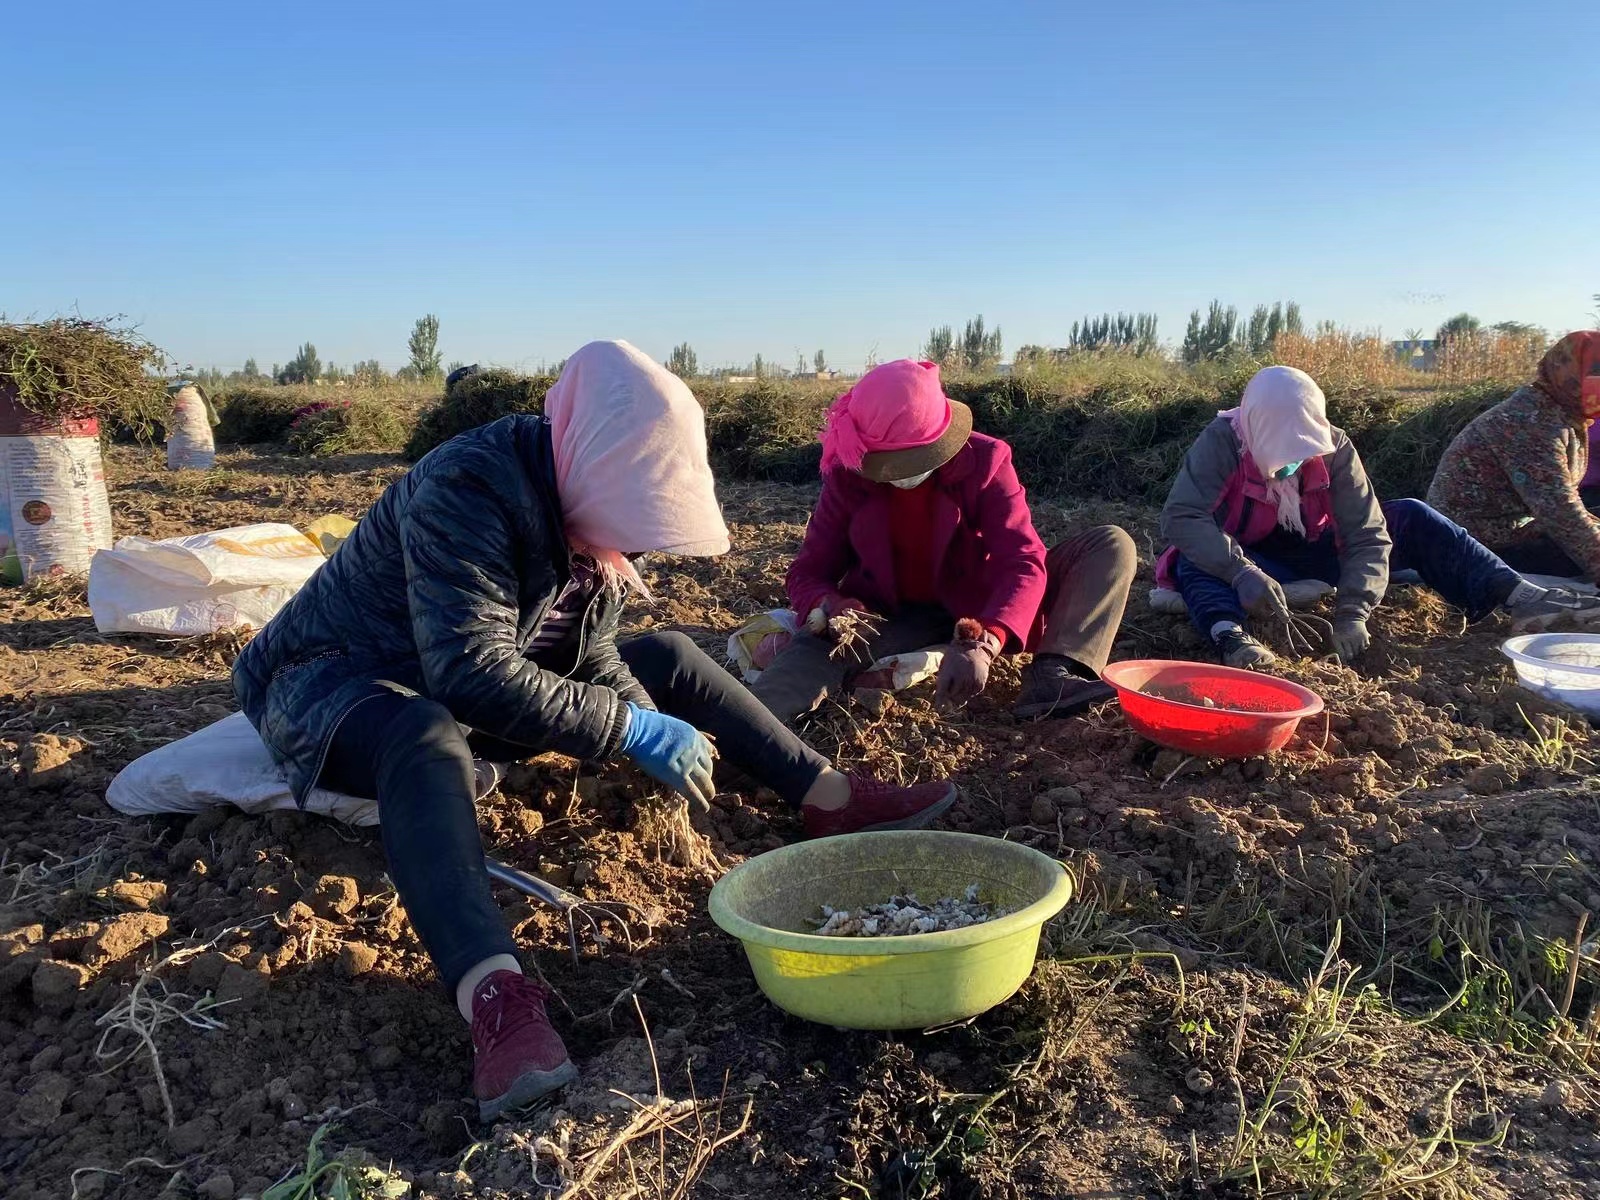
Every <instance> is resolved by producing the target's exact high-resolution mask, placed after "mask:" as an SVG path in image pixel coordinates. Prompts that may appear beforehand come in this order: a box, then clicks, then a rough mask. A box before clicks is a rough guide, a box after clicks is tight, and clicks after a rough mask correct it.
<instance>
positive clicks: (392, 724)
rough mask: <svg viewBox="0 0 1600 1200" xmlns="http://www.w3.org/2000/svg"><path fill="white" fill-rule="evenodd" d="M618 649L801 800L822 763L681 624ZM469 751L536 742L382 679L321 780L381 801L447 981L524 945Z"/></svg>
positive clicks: (725, 747) (423, 930)
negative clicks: (481, 821) (507, 915)
mask: <svg viewBox="0 0 1600 1200" xmlns="http://www.w3.org/2000/svg"><path fill="white" fill-rule="evenodd" d="M619 649H620V651H621V653H622V658H623V660H624V661H625V662H626V663H627V664H628V668H629V670H631V671H632V672H633V675H634V677H635V678H636V679H638V681H639V682H640V683H641V684H642V685H643V686H644V689H645V691H647V692H649V693H650V698H651V699H652V700H653V701H654V702H655V704H656V706H657V707H658V708H660V709H661V711H662V712H666V713H670V714H672V715H673V716H675V717H680V718H682V719H683V720H685V721H688V722H689V723H690V724H691V725H693V726H694V727H695V728H696V729H699V730H702V731H704V732H705V733H708V734H710V735H711V736H712V737H713V738H715V739H716V743H717V750H718V753H719V754H720V755H721V756H722V757H723V758H724V759H726V760H727V761H728V762H730V763H732V764H733V765H734V766H736V767H738V768H739V769H740V770H741V771H743V772H744V773H745V774H747V775H749V776H750V777H751V778H753V779H756V780H759V781H760V782H761V783H763V784H765V785H766V786H767V787H770V788H771V789H772V790H773V791H775V792H777V793H778V794H779V795H780V796H782V797H783V798H784V799H785V800H786V801H788V802H789V803H790V804H792V805H798V804H799V803H800V800H801V798H802V797H804V796H805V794H806V792H807V791H808V790H809V789H810V787H811V785H812V784H813V783H815V782H816V779H817V776H818V775H819V774H821V772H822V771H823V769H824V768H826V767H827V765H828V761H827V760H826V759H825V758H823V757H822V756H821V755H819V754H817V753H816V752H815V751H814V750H812V749H811V748H810V747H809V746H807V745H806V744H805V743H804V742H802V741H801V740H800V739H799V738H797V737H795V735H794V734H793V733H791V732H790V731H789V730H787V729H785V728H784V727H783V725H782V724H781V723H780V722H779V721H778V720H777V718H776V717H774V716H773V715H772V714H771V713H769V712H768V711H767V710H766V708H765V707H763V706H762V704H761V703H760V702H759V701H758V700H756V699H755V697H753V696H752V695H751V694H750V693H749V692H748V691H746V690H745V689H744V687H743V685H741V684H740V683H739V682H738V681H736V680H735V679H734V678H733V676H731V675H729V674H728V673H727V672H726V671H724V670H723V669H722V668H721V667H719V666H718V665H717V664H716V663H714V662H712V661H711V659H710V658H709V657H707V656H706V654H705V653H704V652H703V651H702V650H701V649H700V648H699V647H698V646H696V645H695V644H694V643H693V642H692V641H690V640H689V639H688V638H687V637H685V636H684V635H683V634H681V633H653V634H647V635H645V636H643V637H639V638H634V639H632V640H630V641H627V642H624V643H622V644H621V645H620V646H619ZM474 752H476V753H477V755H479V756H480V757H483V758H488V759H491V760H494V761H502V762H506V761H515V760H518V759H523V758H527V757H529V756H530V754H531V753H533V752H534V751H532V750H531V748H530V747H526V746H516V745H514V744H512V743H509V742H504V741H501V740H499V739H496V738H489V737H485V736H483V735H481V734H473V735H472V736H471V738H470V743H469V738H468V736H467V734H465V733H463V731H462V728H461V726H460V725H458V724H457V723H456V719H455V718H454V717H453V716H451V715H450V710H449V709H447V708H445V707H444V705H442V704H439V703H438V702H437V701H434V700H429V699H426V698H424V697H421V696H406V695H401V694H399V693H397V692H393V691H389V690H386V689H385V690H382V691H379V692H376V693H375V694H374V695H373V696H371V697H370V698H368V699H366V700H363V701H362V702H361V703H359V704H358V705H356V707H355V708H353V709H352V710H351V711H350V712H349V713H348V714H347V715H346V716H345V718H344V720H343V721H341V722H340V723H339V728H338V732H337V733H335V734H334V738H333V744H332V746H331V747H330V748H329V751H328V758H327V762H326V763H325V764H324V766H323V770H322V776H321V778H320V780H319V783H320V784H321V786H323V787H325V788H329V789H332V790H334V791H339V792H343V793H345V794H346V795H352V796H362V797H366V798H375V799H376V800H377V801H378V813H379V816H380V818H381V820H382V833H383V852H384V855H385V856H386V857H387V858H388V860H389V874H390V877H391V878H392V879H393V880H394V885H395V889H396V891H398V892H399V893H400V902H401V903H402V904H403V905H405V910H406V915H407V916H408V917H410V918H411V924H412V927H413V928H414V929H416V931H417V936H418V937H420V938H421V939H422V944H423V945H424V946H426V947H427V949H428V953H429V954H430V955H431V956H432V957H433V962H434V965H435V966H436V967H437V968H438V970H439V975H440V978H441V979H442V980H443V981H444V983H445V985H446V986H447V987H449V988H451V989H454V987H455V985H456V984H457V983H458V982H459V981H460V979H461V977H462V976H463V975H464V974H466V972H467V971H468V970H470V969H471V968H472V967H474V966H476V965H477V964H478V963H480V962H482V961H483V960H484V959H486V958H489V957H491V956H492V955H495V954H515V953H516V950H517V948H516V943H515V942H513V941H512V939H511V934H510V933H509V932H508V931H507V929H506V926H505V921H504V920H503V919H502V917H501V915H500V910H499V908H498V907H497V906H496V905H495V903H494V899H493V897H492V895H491V894H490V890H489V875H488V872H487V871H486V870H484V866H483V841H482V839H481V838H480V837H479V835H478V818H477V812H476V809H475V808H474V804H473V794H474V773H473V766H472V759H473V755H474Z"/></svg>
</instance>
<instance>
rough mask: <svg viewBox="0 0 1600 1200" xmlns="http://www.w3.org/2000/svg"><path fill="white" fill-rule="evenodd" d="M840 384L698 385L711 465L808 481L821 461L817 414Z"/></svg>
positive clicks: (747, 475) (745, 474) (730, 472)
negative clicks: (704, 417)
mask: <svg viewBox="0 0 1600 1200" xmlns="http://www.w3.org/2000/svg"><path fill="white" fill-rule="evenodd" d="M842 390H843V389H842V388H837V387H832V386H829V387H818V386H817V385H816V384H814V383H810V384H808V383H798V384H791V383H783V384H780V383H774V382H772V381H770V380H762V381H760V382H757V383H748V384H723V383H706V384H702V385H700V387H698V388H697V389H696V394H697V396H698V397H699V400H700V403H701V404H702V405H704V406H705V410H706V441H707V443H708V448H709V451H710V455H711V466H712V468H713V469H714V470H715V471H716V472H717V473H718V474H720V475H726V476H729V477H730V478H734V479H771V480H777V481H779V482H782V483H809V482H811V481H812V480H814V479H816V478H817V471H818V469H819V468H820V466H821V463H822V445H821V443H819V442H818V441H817V434H818V433H819V432H820V431H821V429H822V417H823V414H824V413H826V412H827V411H828V405H829V404H831V403H832V402H833V397H834V396H835V395H837V394H838V393H839V392H841V391H842Z"/></svg>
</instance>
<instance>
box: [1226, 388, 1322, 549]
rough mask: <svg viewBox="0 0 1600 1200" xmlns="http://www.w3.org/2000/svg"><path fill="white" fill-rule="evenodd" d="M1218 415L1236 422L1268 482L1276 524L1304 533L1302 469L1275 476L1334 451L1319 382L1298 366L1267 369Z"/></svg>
mask: <svg viewBox="0 0 1600 1200" xmlns="http://www.w3.org/2000/svg"><path fill="white" fill-rule="evenodd" d="M1217 415H1218V416H1223V417H1227V418H1228V420H1230V421H1231V422H1232V423H1233V431H1234V433H1235V434H1237V435H1238V437H1239V442H1240V444H1241V445H1243V447H1244V450H1245V453H1246V454H1248V455H1249V456H1250V458H1251V460H1252V461H1253V462H1254V463H1255V464H1256V470H1258V471H1260V472H1261V477H1262V478H1263V479H1264V480H1266V484H1267V493H1268V494H1269V495H1270V496H1271V497H1272V498H1273V501H1274V502H1275V503H1276V505H1277V508H1278V524H1279V525H1281V526H1282V527H1283V528H1284V529H1288V530H1292V531H1293V532H1295V533H1298V534H1300V535H1301V536H1302V537H1304V536H1305V532H1306V523H1305V518H1304V517H1303V516H1302V515H1301V512H1300V476H1299V473H1298V472H1297V473H1296V474H1294V475H1291V476H1289V478H1287V479H1278V478H1277V477H1276V476H1277V473H1278V472H1279V471H1281V470H1282V469H1283V468H1284V467H1287V466H1289V465H1290V464H1291V463H1303V462H1306V461H1307V460H1308V459H1313V458H1320V457H1321V456H1322V455H1324V454H1332V453H1333V450H1334V446H1333V426H1332V425H1330V424H1328V401H1327V397H1325V396H1324V395H1323V394H1322V389H1321V388H1319V387H1318V386H1317V381H1316V380H1314V379H1312V378H1311V376H1309V375H1307V374H1306V373H1305V372H1304V371H1301V370H1297V369H1296V368H1294V367H1267V368H1265V369H1264V370H1261V371H1257V372H1256V373H1255V375H1254V377H1252V378H1251V380H1250V382H1249V383H1248V384H1246V385H1245V389H1244V397H1243V398H1242V399H1241V400H1240V401H1239V407H1238V408H1230V409H1228V410H1227V411H1225V412H1222V413H1218V414H1217Z"/></svg>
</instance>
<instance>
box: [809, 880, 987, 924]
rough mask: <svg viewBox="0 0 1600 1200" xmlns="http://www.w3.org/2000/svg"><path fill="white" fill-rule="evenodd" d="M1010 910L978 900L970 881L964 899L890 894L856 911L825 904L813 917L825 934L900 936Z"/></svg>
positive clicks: (979, 921) (984, 918)
mask: <svg viewBox="0 0 1600 1200" xmlns="http://www.w3.org/2000/svg"><path fill="white" fill-rule="evenodd" d="M1010 911H1011V910H1010V909H1009V908H1001V907H1000V906H999V905H995V904H986V903H985V902H983V901H982V900H979V899H978V885H977V884H975V883H974V884H969V885H968V887H967V890H966V892H965V893H963V895H962V897H961V899H959V900H957V899H954V898H953V897H950V896H945V897H944V898H943V899H940V900H935V901H934V902H933V903H932V904H924V903H923V902H922V901H920V900H918V899H917V898H916V896H914V895H910V894H908V895H904V896H890V897H889V898H888V899H887V900H885V901H884V902H883V903H882V904H869V905H867V906H866V907H865V908H858V909H855V910H854V911H851V910H850V909H844V908H833V907H831V906H829V905H827V904H824V905H823V906H822V917H821V919H816V918H813V919H812V924H814V925H816V926H817V932H818V933H819V934H822V935H823V936H825V937H898V936H900V935H902V934H911V933H940V932H942V931H944V930H947V929H965V928H966V927H967V926H968V925H982V924H983V923H984V922H985V921H993V920H994V919H995V918H996V917H1003V916H1005V915H1006V914H1007V913H1008V912H1010Z"/></svg>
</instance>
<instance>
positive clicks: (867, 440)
mask: <svg viewBox="0 0 1600 1200" xmlns="http://www.w3.org/2000/svg"><path fill="white" fill-rule="evenodd" d="M950 418H951V409H950V401H949V399H948V398H947V397H946V396H945V394H944V389H943V388H942V387H941V386H940V383H939V367H938V364H937V363H931V362H914V361H913V360H911V359H909V358H901V359H897V360H895V361H894V362H888V363H884V364H883V365H882V366H878V367H874V368H872V370H870V371H868V372H867V373H866V374H865V375H863V376H862V377H861V378H860V379H859V380H857V381H856V385H855V387H853V388H851V389H850V390H849V391H848V392H846V393H845V394H844V395H842V396H840V397H839V398H838V399H837V400H835V401H834V402H833V407H831V408H830V409H828V415H827V417H826V419H825V422H824V424H823V427H822V471H823V473H824V474H826V473H827V472H828V471H829V470H831V469H832V468H833V467H835V466H838V465H843V466H845V467H848V468H849V469H850V470H852V471H859V470H860V469H861V462H862V460H863V459H864V458H866V456H867V455H869V454H875V453H881V452H884V451H892V450H910V449H913V448H915V447H918V446H926V445H928V444H929V443H930V442H936V441H938V440H939V439H940V438H941V437H943V436H944V431H945V430H946V429H948V428H950Z"/></svg>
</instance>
